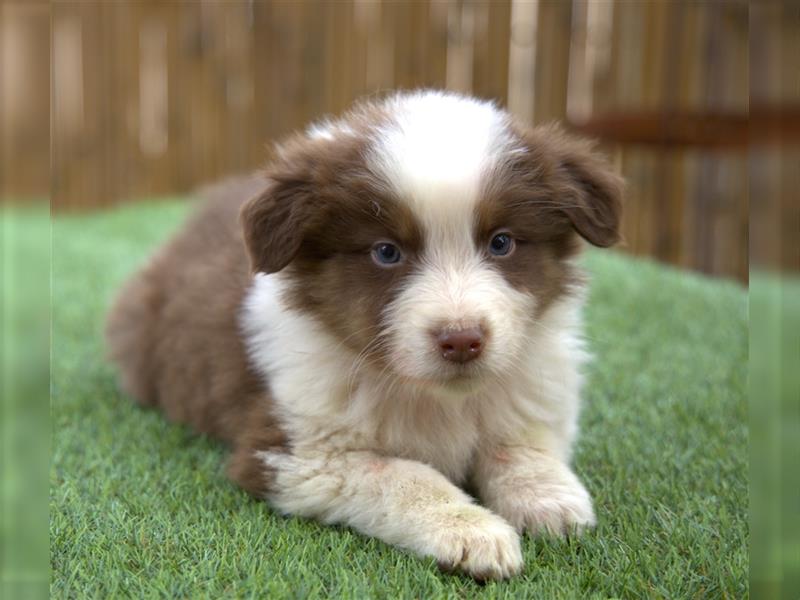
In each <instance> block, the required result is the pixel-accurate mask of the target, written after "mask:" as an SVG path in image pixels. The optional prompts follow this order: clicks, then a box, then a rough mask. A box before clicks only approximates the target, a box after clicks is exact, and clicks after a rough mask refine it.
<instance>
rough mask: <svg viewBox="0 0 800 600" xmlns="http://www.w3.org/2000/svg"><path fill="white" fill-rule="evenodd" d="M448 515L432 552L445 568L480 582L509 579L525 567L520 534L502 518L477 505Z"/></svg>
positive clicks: (444, 569)
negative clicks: (461, 572) (460, 572)
mask: <svg viewBox="0 0 800 600" xmlns="http://www.w3.org/2000/svg"><path fill="white" fill-rule="evenodd" d="M458 511H459V512H458V513H456V514H452V515H448V518H447V519H446V521H447V524H446V525H445V526H444V527H443V528H442V531H441V533H440V534H439V535H438V536H437V540H436V541H435V544H434V551H433V554H434V556H435V557H436V559H437V562H438V564H439V568H441V569H442V570H443V571H447V572H451V571H463V572H464V573H466V574H468V575H470V576H471V577H472V578H474V579H476V580H477V581H488V580H499V579H506V578H508V577H511V576H512V575H515V574H517V573H519V572H520V570H521V569H522V552H521V550H520V541H519V535H518V534H517V532H516V531H515V530H514V528H513V527H511V526H510V525H509V524H508V523H506V522H505V521H504V520H503V519H501V518H500V517H498V516H497V515H494V514H492V513H490V512H489V511H487V510H485V509H483V508H481V507H478V506H469V507H464V508H460V509H458Z"/></svg>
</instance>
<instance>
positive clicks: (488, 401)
mask: <svg viewBox="0 0 800 600" xmlns="http://www.w3.org/2000/svg"><path fill="white" fill-rule="evenodd" d="M284 289H285V282H284V281H282V279H281V276H280V274H275V275H258V276H256V279H255V281H254V284H253V287H252V288H251V290H250V292H249V294H248V296H247V298H246V300H245V304H244V306H243V314H242V319H241V324H242V329H243V333H244V335H245V339H246V343H247V346H248V349H249V354H250V357H251V359H252V360H253V362H254V364H255V366H256V368H257V369H258V370H259V371H260V372H261V373H262V374H263V375H264V377H265V379H266V380H267V381H268V382H269V385H270V388H271V391H272V394H273V398H274V402H275V406H274V407H273V412H274V413H275V415H276V416H277V417H278V418H279V419H280V420H281V423H280V425H281V426H282V427H284V428H285V429H286V433H287V434H288V436H289V438H290V439H291V440H292V444H293V446H294V447H295V448H296V449H297V450H298V451H309V452H316V451H320V450H324V451H330V450H331V449H341V450H370V451H373V452H377V453H379V454H385V455H389V456H396V457H402V458H408V459H413V460H417V461H420V462H423V463H426V464H429V465H431V466H433V467H434V468H436V469H437V470H438V471H439V472H441V473H443V474H444V475H446V476H447V477H448V478H449V479H450V480H451V481H454V482H457V483H462V482H464V480H465V478H466V477H467V476H468V475H469V467H470V464H471V461H472V457H473V455H474V453H475V451H476V449H477V448H478V446H479V445H480V444H491V443H492V440H493V439H503V440H506V441H508V440H510V439H511V440H513V439H514V438H515V437H517V438H518V439H519V440H520V442H523V441H524V442H526V443H529V442H531V441H533V442H534V443H535V444H536V446H537V447H542V448H548V449H550V450H551V451H553V452H554V453H556V454H560V455H563V456H564V457H567V456H568V453H569V448H570V446H571V442H572V437H573V433H574V429H575V420H576V417H577V409H578V394H579V386H580V376H579V374H578V366H579V364H580V362H581V359H582V357H583V352H582V350H581V344H580V341H579V338H578V337H577V336H576V335H574V333H573V331H574V330H575V327H574V326H573V327H563V325H564V324H565V323H569V324H572V325H576V324H577V319H576V311H574V310H573V308H576V307H573V306H566V305H565V306H564V307H563V309H560V310H558V309H557V310H555V311H551V312H552V317H551V319H550V322H548V323H547V324H546V327H545V328H543V329H542V333H541V335H536V336H534V337H532V339H531V343H530V345H529V348H528V349H527V355H526V357H525V364H526V365H527V367H528V368H522V369H520V370H519V371H517V372H516V374H515V375H513V376H510V377H508V378H505V379H504V380H503V381H498V382H495V384H493V385H490V386H488V387H486V388H485V389H484V390H483V391H482V392H480V393H475V394H472V395H464V396H461V395H455V394H454V395H452V397H451V396H449V395H448V396H442V395H441V394H437V393H434V392H431V391H430V390H427V389H426V388H425V387H424V386H420V385H415V384H411V383H409V382H408V381H405V382H404V381H402V380H397V379H393V380H386V379H385V378H380V379H379V378H377V377H376V376H375V374H374V373H370V372H369V371H368V370H359V371H354V368H355V367H356V366H357V360H356V359H357V357H356V356H354V355H353V354H352V353H351V352H349V351H347V350H345V349H344V348H343V347H342V344H341V343H340V342H339V341H338V340H336V339H335V338H334V337H333V336H331V335H330V334H328V333H327V332H326V331H325V330H324V329H323V328H322V327H321V326H320V325H319V324H318V323H317V322H316V321H315V320H314V319H313V318H311V317H310V316H308V315H305V314H302V313H300V312H298V311H296V310H292V309H289V308H288V307H287V306H286V305H285V303H284V302H283V301H282V299H281V297H282V296H281V294H282V291H283V290H284ZM562 321H564V322H562ZM553 432H555V433H556V435H553Z"/></svg>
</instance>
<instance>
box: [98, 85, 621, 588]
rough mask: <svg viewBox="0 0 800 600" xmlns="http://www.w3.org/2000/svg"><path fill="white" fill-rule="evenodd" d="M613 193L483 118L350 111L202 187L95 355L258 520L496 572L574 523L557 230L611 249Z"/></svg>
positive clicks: (573, 331)
mask: <svg viewBox="0 0 800 600" xmlns="http://www.w3.org/2000/svg"><path fill="white" fill-rule="evenodd" d="M618 194H619V183H618V181H617V180H616V178H615V177H614V176H613V175H611V174H610V173H608V172H607V170H606V168H605V166H604V165H603V164H602V163H601V162H598V161H597V160H596V159H595V158H594V157H593V156H592V154H591V153H590V152H589V150H588V148H587V147H586V146H584V145H582V144H580V143H578V142H575V141H572V140H569V139H567V138H565V137H564V136H563V135H562V134H561V133H559V132H558V131H556V130H553V129H546V130H534V131H527V130H524V129H522V128H521V127H519V126H518V125H516V124H514V123H513V122H512V121H511V120H510V118H509V117H508V116H507V115H505V114H504V113H502V112H500V111H498V110H497V109H495V108H494V107H492V106H491V105H489V104H485V103H482V102H478V101H475V100H471V99H468V98H464V97H460V96H454V95H447V94H438V93H418V94H411V95H398V96H394V97H392V98H390V99H388V100H387V101H384V102H382V103H376V104H367V105H362V106H361V107H360V108H357V109H355V110H354V111H352V112H351V113H349V114H348V115H346V116H345V117H344V118H343V119H342V120H340V121H337V122H334V123H326V124H323V125H320V126H316V127H314V128H312V129H311V130H310V131H309V132H308V133H307V134H306V135H300V136H296V137H295V138H293V139H292V140H290V141H289V142H288V143H287V144H286V145H284V146H283V148H282V149H281V150H280V152H279V154H278V156H277V157H276V160H275V161H274V162H273V163H272V165H271V166H270V168H269V169H268V170H267V172H266V174H265V175H264V176H263V177H254V178H252V179H249V180H242V181H239V182H235V183H229V184H228V185H227V186H223V187H221V188H218V189H216V190H214V191H212V194H211V195H212V199H211V200H210V202H209V204H208V205H207V206H206V207H205V208H204V209H203V210H202V211H201V212H200V213H199V214H198V215H197V216H196V217H195V218H194V219H193V220H192V221H190V222H189V223H188V224H187V226H186V227H185V228H184V229H183V230H182V231H181V232H180V233H179V234H178V235H177V237H176V238H174V239H173V240H172V241H171V242H170V243H169V244H168V245H167V246H165V247H164V248H163V249H162V250H161V251H160V253H159V254H158V255H157V256H156V257H155V258H154V259H153V261H152V262H151V263H150V264H149V265H148V266H147V267H146V268H145V269H144V270H143V271H142V272H141V273H140V274H139V275H137V276H136V278H134V280H133V281H132V282H131V283H130V284H129V285H128V287H127V288H126V290H125V291H124V292H123V293H122V294H121V296H120V299H119V300H118V302H117V304H116V305H115V307H114V309H113V310H112V314H111V318H110V323H109V343H110V347H111V351H112V357H113V358H114V359H115V361H116V362H117V363H118V364H119V365H120V367H121V371H122V380H123V385H124V387H125V389H126V390H127V391H129V392H130V393H131V394H132V395H134V396H135V397H137V398H138V399H139V400H140V401H141V402H143V403H145V404H157V405H160V406H162V407H163V408H164V410H165V412H166V413H167V414H168V415H169V416H170V417H171V418H173V419H176V420H179V421H184V422H188V423H190V424H191V425H193V426H194V427H195V428H197V429H198V430H200V431H205V432H209V433H211V434H214V435H217V436H219V437H221V438H222V439H225V440H227V441H228V442H230V443H231V444H232V445H233V447H234V453H233V456H232V459H231V462H230V467H229V472H230V474H231V476H232V478H233V479H234V480H235V481H237V482H238V483H240V484H241V485H242V486H243V487H245V488H246V489H248V490H249V491H251V492H252V493H254V494H256V495H259V496H261V497H265V498H267V499H269V500H270V502H271V503H272V504H273V505H274V506H276V507H277V508H279V509H280V510H282V511H285V512H287V513H292V514H298V515H303V516H310V517H315V518H319V519H321V520H323V521H325V522H340V523H346V524H349V525H351V526H353V527H355V528H356V529H359V530H360V531H362V532H364V533H366V534H369V535H374V536H377V537H379V538H381V539H383V540H384V541H387V542H389V543H394V544H397V545H399V546H401V547H404V548H408V549H411V550H413V551H416V552H418V553H420V554H424V555H432V556H434V557H436V558H437V559H438V560H439V562H440V563H441V564H442V565H444V566H446V567H457V568H461V569H463V570H465V571H467V572H468V573H470V574H472V575H473V576H475V577H478V578H499V577H505V576H508V575H510V574H513V573H514V572H516V571H518V570H519V569H520V567H521V555H520V550H519V540H518V534H517V531H522V530H530V531H539V530H542V529H546V530H550V531H562V530H565V529H566V528H569V527H575V526H578V527H580V526H584V525H588V524H591V523H593V521H594V515H593V512H592V506H591V500H590V498H589V495H588V493H587V492H586V490H585V489H584V487H583V486H582V485H581V483H580V482H579V481H578V479H577V478H576V477H575V475H574V474H573V473H572V471H571V470H570V468H569V459H570V449H571V446H572V442H573V439H574V436H575V431H576V420H577V416H578V407H579V392H580V375H579V367H580V364H581V362H582V361H583V360H584V352H583V349H582V345H581V342H580V331H579V327H580V316H579V309H580V301H581V287H582V286H581V282H580V277H579V275H578V274H577V273H576V270H575V267H574V265H573V263H572V260H573V258H574V255H575V253H576V251H577V249H578V244H577V234H576V231H577V232H578V233H580V235H582V236H583V237H585V238H586V239H588V240H589V241H591V242H593V243H595V244H597V245H609V244H610V243H613V241H614V240H615V239H616V227H617V220H618ZM245 201H246V202H245ZM240 207H243V208H241V224H240V223H239V222H238V219H237V215H238V213H239V210H240ZM464 484H470V485H471V486H472V487H473V488H474V489H475V490H476V491H477V493H478V495H479V498H480V500H481V501H482V503H483V504H484V506H485V507H484V506H479V505H476V504H475V503H474V502H473V501H472V499H471V498H469V497H468V496H467V495H466V494H465V493H464V492H463V491H461V489H460V488H459V487H458V486H461V485H464Z"/></svg>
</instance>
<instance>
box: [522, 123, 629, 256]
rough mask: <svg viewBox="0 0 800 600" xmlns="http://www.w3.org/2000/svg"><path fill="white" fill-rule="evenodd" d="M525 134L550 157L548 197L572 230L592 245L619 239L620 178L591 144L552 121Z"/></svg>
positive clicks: (621, 186) (603, 244)
mask: <svg viewBox="0 0 800 600" xmlns="http://www.w3.org/2000/svg"><path fill="white" fill-rule="evenodd" d="M527 137H528V142H529V145H531V146H533V148H535V153H536V154H538V155H539V156H542V155H545V156H546V155H549V156H550V157H552V158H553V159H554V166H555V170H556V173H555V178H554V179H555V184H554V190H553V192H554V195H555V197H553V198H551V201H553V202H556V204H557V205H561V209H560V210H561V211H562V212H563V213H564V214H565V215H566V216H567V217H568V218H569V220H570V222H571V223H572V226H573V227H574V228H575V230H576V231H577V232H578V233H579V234H580V235H581V236H582V237H583V238H584V239H585V240H587V241H588V242H590V243H591V244H594V245H595V246H600V247H604V248H605V247H608V246H613V245H614V244H615V243H616V242H617V241H619V238H620V232H619V225H620V216H621V212H622V190H623V181H622V178H621V177H620V176H619V175H617V174H616V173H615V172H614V170H613V169H612V167H611V165H609V164H608V162H607V161H606V160H605V159H604V158H603V157H602V155H600V154H599V153H598V152H596V151H595V150H594V148H593V144H592V143H591V142H588V141H586V140H582V139H579V138H575V137H572V136H570V135H568V134H566V133H564V131H563V130H562V129H561V128H560V127H557V126H553V125H551V126H544V127H539V128H536V129H534V130H533V131H531V132H529V135H528V136H527Z"/></svg>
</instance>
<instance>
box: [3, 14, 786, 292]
mask: <svg viewBox="0 0 800 600" xmlns="http://www.w3.org/2000/svg"><path fill="white" fill-rule="evenodd" d="M37 6H38V8H37ZM41 10H42V9H41V5H35V4H32V3H30V2H29V3H18V4H13V3H12V4H10V5H9V4H5V5H3V13H2V15H3V19H2V21H1V22H0V24H1V25H2V34H3V43H2V44H0V53H2V56H0V58H2V59H3V62H2V63H0V64H2V65H5V68H4V69H3V71H2V72H1V73H2V79H0V84H1V85H2V87H3V89H5V90H6V92H4V93H0V102H2V107H3V111H2V115H3V121H2V123H3V124H4V127H7V128H8V129H4V130H5V131H11V133H10V134H9V135H8V136H4V138H5V137H8V138H10V139H11V140H12V141H11V144H14V146H13V148H14V152H11V151H10V150H9V149H8V148H6V150H5V151H4V152H3V154H2V159H0V177H2V180H3V184H2V189H3V190H4V191H5V193H6V195H12V196H13V195H15V194H16V195H22V194H31V193H37V192H38V193H47V187H46V185H45V184H46V182H47V174H48V171H49V177H50V183H51V188H50V189H51V193H52V203H53V208H54V210H57V211H63V210H77V209H87V208H96V207H103V206H108V205H112V204H115V203H118V202H121V201H127V200H131V199H140V198H143V197H150V196H162V195H168V194H178V193H183V192H186V191H189V190H191V189H192V188H193V187H195V186H196V185H198V184H200V183H203V182H206V181H210V180H213V179H215V178H218V177H221V176H224V175H226V174H231V173H236V172H241V171H248V170H250V169H253V168H254V167H257V166H259V165H260V164H261V163H262V161H263V159H264V157H265V155H266V152H265V146H266V144H267V143H268V142H270V141H271V140H275V139H277V138H280V137H281V136H283V135H285V134H287V133H288V132H290V131H292V130H293V129H296V128H298V127H301V126H303V125H304V124H306V123H307V122H308V121H310V120H313V119H316V118H319V117H320V116H322V115H324V114H330V113H333V114H335V113H338V112H340V111H341V110H343V109H344V108H346V107H347V106H348V105H349V104H350V103H351V102H352V101H353V99H355V98H357V97H360V96H363V95H365V94H370V93H374V92H376V91H380V90H387V89H395V88H414V87H419V86H428V87H446V88H450V89H455V90H462V91H466V92H471V93H474V94H476V95H479V96H482V97H486V98H492V99H495V100H497V101H498V102H499V103H500V104H502V105H505V106H507V107H508V108H509V109H510V110H511V111H512V112H514V113H515V114H517V115H519V116H520V117H522V118H524V119H526V120H528V121H530V122H537V123H538V122H544V121H548V120H552V119H563V120H566V121H568V122H570V123H573V124H580V123H583V122H585V121H587V120H591V119H592V118H594V117H596V116H598V115H607V114H625V113H629V112H642V111H644V112H648V111H649V112H650V113H652V114H658V113H663V112H674V111H682V110H690V111H700V112H701V113H702V114H715V113H719V112H724V113H725V114H739V115H745V116H746V114H747V110H748V91H749V90H748V61H749V54H748V19H749V14H748V4H747V2H745V1H744V0H730V1H728V2H693V1H679V0H675V1H659V0H652V1H646V2H645V1H642V2H636V1H631V2H610V1H609V2H604V1H591V2H587V1H584V0H558V1H550V0H492V1H485V2H482V1H467V0H463V1H462V0H441V1H437V0H418V1H412V2H392V1H382V2H381V1H379V0H341V1H321V0H318V1H301V0H294V1H272V2H262V1H249V2H248V1H235V2H210V1H195V2H156V1H145V0H143V1H139V2H70V1H60V2H56V3H52V4H51V5H49V6H48V7H46V8H45V9H44V10H46V11H47V14H48V15H49V18H48V19H47V22H46V23H45V25H42V23H41V19H37V18H35V17H37V16H41V14H40V12H37V11H41ZM774 18H775V19H776V22H779V21H780V19H781V16H780V14H779V15H778V16H776V17H774ZM48 40H49V41H50V44H51V48H52V77H50V76H49V75H48V73H49V72H50V69H49V68H48V64H47V61H48V60H49V59H50V55H49V54H47V53H46V52H44V51H43V50H42V48H46V47H47V44H48ZM26 50H27V52H26ZM23 55H24V56H26V57H27V63H24V61H23V64H20V61H17V60H14V57H21V56H23ZM9 56H11V58H10V59H9V58H8V57H9ZM786 68H787V69H788V67H786ZM770 76H771V77H778V78H779V77H781V76H782V73H775V74H772V75H770ZM51 84H52V106H51V107H50V109H51V117H52V118H51V122H50V123H48V120H47V119H46V118H44V119H43V118H42V117H41V115H42V114H43V113H42V112H41V109H42V103H43V102H45V103H46V101H47V99H48V98H51V96H50V86H51ZM9 90H12V91H11V92H9ZM37 111H38V112H37ZM36 114H38V115H40V116H39V117H38V118H37V117H36V116H34V115H36ZM44 114H46V113H44ZM42 139H49V140H50V147H51V152H50V154H49V155H47V154H44V155H43V154H42V153H41V151H40V148H41V140H42ZM37 149H39V150H37ZM605 150H606V151H608V152H609V153H610V154H611V155H612V156H613V160H614V161H615V164H616V165H617V166H618V168H619V169H620V170H621V171H622V172H623V174H624V175H625V177H626V178H627V179H628V182H629V184H628V194H627V202H626V211H625V217H624V236H625V243H624V246H623V247H624V248H625V249H626V250H627V251H630V252H634V253H637V254H645V255H651V256H654V257H656V258H659V259H661V260H664V261H668V262H671V263H674V264H676V265H682V266H686V267H691V268H695V269H699V270H702V271H705V272H709V273H717V274H722V275H728V276H735V277H738V278H740V279H745V278H746V276H747V211H748V179H747V160H746V154H745V153H743V152H741V150H730V149H728V150H718V149H715V150H710V149H703V148H699V149H698V148H691V147H685V148H683V147H674V146H673V147H670V148H666V149H662V148H659V147H657V146H646V145H640V144H627V143H626V144H615V143H611V142H609V143H607V144H605Z"/></svg>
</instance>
